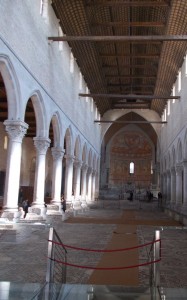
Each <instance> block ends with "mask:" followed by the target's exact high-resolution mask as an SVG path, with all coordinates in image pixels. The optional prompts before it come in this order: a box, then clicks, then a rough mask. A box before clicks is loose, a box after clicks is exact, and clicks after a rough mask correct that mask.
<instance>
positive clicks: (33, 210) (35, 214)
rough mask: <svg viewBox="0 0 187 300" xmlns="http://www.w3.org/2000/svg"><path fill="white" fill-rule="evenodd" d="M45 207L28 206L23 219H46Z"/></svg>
mask: <svg viewBox="0 0 187 300" xmlns="http://www.w3.org/2000/svg"><path fill="white" fill-rule="evenodd" d="M46 212H47V208H46V207H35V206H32V207H29V209H28V213H27V214H26V217H25V220H34V221H36V220H38V221H40V220H46Z"/></svg>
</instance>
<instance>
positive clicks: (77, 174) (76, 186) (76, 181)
mask: <svg viewBox="0 0 187 300" xmlns="http://www.w3.org/2000/svg"><path fill="white" fill-rule="evenodd" d="M81 166H82V163H81V161H80V160H76V161H75V162H74V168H75V175H74V178H75V179H74V187H73V188H74V196H75V200H79V198H80V177H81Z"/></svg>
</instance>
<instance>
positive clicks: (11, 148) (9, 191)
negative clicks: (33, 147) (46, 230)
mask: <svg viewBox="0 0 187 300" xmlns="http://www.w3.org/2000/svg"><path fill="white" fill-rule="evenodd" d="M4 125H5V130H6V132H7V134H8V137H9V143H8V151H7V167H6V179H5V191H4V203H3V209H4V210H6V211H16V210H17V207H18V193H19V181H20V168H21V150H22V148H21V147H22V140H23V137H24V136H25V134H26V132H27V129H28V124H26V123H24V122H22V121H9V120H6V121H5V122H4Z"/></svg>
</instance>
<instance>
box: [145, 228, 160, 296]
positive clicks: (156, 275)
mask: <svg viewBox="0 0 187 300" xmlns="http://www.w3.org/2000/svg"><path fill="white" fill-rule="evenodd" d="M148 257H149V261H154V262H155V263H153V264H151V265H150V289H151V299H152V300H156V299H162V298H161V297H160V293H159V288H160V260H161V240H160V231H159V230H156V231H155V235H154V238H153V244H152V245H151V248H150V251H149V255H148Z"/></svg>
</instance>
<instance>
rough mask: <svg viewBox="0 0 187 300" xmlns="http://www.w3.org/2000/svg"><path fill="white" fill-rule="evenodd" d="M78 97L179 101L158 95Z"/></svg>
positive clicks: (82, 95)
mask: <svg viewBox="0 0 187 300" xmlns="http://www.w3.org/2000/svg"><path fill="white" fill-rule="evenodd" d="M79 96H80V97H90V98H95V97H100V98H102V97H104V98H124V99H146V100H153V99H159V100H168V99H180V96H167V97H162V96H158V95H151V96H150V95H136V94H135V95H133V94H132V95H125V94H121V95H120V94H83V93H79Z"/></svg>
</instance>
